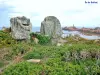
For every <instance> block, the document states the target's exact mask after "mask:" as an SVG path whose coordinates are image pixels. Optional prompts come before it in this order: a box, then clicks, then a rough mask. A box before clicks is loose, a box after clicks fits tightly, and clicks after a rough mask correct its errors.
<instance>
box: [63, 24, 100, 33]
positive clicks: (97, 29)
mask: <svg viewBox="0 0 100 75" xmlns="http://www.w3.org/2000/svg"><path fill="white" fill-rule="evenodd" d="M62 29H63V30H68V31H80V32H86V33H93V34H100V27H96V28H85V27H83V28H76V27H75V26H72V27H64V28H62Z"/></svg>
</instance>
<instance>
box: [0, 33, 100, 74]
mask: <svg viewBox="0 0 100 75" xmlns="http://www.w3.org/2000/svg"><path fill="white" fill-rule="evenodd" d="M2 33H3V32H2ZM3 34H6V33H3ZM7 36H8V35H7ZM7 39H8V38H7ZM9 39H10V41H12V40H13V39H11V38H9ZM41 40H42V38H41ZM65 40H67V41H68V42H67V43H65V44H64V45H63V46H52V45H50V44H49V45H48V44H47V45H46V43H48V42H45V44H42V43H43V42H42V43H40V44H38V45H35V44H33V43H27V42H17V41H15V42H16V43H15V44H13V45H9V47H10V48H9V49H10V50H8V53H7V55H8V56H7V57H9V61H13V60H14V57H15V56H18V55H19V54H20V55H22V56H23V57H22V59H23V61H22V62H19V63H14V64H13V65H9V66H8V67H7V68H6V69H4V71H3V73H2V75H99V74H100V43H99V42H100V41H98V42H95V40H91V41H89V40H86V39H83V38H79V36H70V37H67V38H65ZM2 41H3V40H2ZM46 41H47V40H46ZM41 44H42V45H41ZM5 47H6V48H8V47H7V46H6V45H5ZM4 52H5V51H4ZM22 52H23V54H21V53H22ZM7 57H6V58H4V59H5V60H6V61H8V59H7ZM4 59H3V60H4ZM28 59H41V62H40V63H29V62H27V61H26V60H28ZM0 64H1V65H2V62H1V63H0Z"/></svg>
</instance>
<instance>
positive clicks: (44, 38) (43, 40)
mask: <svg viewBox="0 0 100 75" xmlns="http://www.w3.org/2000/svg"><path fill="white" fill-rule="evenodd" d="M30 36H31V41H33V40H32V37H33V36H34V37H36V38H38V40H39V43H40V44H47V43H49V42H50V37H49V36H45V35H41V34H36V33H31V34H30Z"/></svg>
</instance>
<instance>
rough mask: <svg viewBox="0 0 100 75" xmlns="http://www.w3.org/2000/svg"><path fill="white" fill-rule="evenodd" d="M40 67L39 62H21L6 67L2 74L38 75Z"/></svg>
mask: <svg viewBox="0 0 100 75" xmlns="http://www.w3.org/2000/svg"><path fill="white" fill-rule="evenodd" d="M42 69H43V68H42V66H41V65H40V64H32V63H28V62H21V63H18V64H16V65H12V66H9V67H8V68H6V69H5V71H4V72H3V75H40V73H41V71H42Z"/></svg>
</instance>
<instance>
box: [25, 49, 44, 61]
mask: <svg viewBox="0 0 100 75" xmlns="http://www.w3.org/2000/svg"><path fill="white" fill-rule="evenodd" d="M41 58H43V56H42V54H41V53H39V52H38V51H32V52H29V53H28V54H26V55H25V56H24V59H41Z"/></svg>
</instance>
